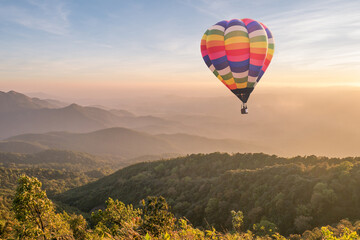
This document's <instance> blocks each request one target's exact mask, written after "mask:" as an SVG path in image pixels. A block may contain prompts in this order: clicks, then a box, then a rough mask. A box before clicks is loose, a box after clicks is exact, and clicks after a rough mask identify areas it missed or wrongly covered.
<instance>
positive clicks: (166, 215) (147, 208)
mask: <svg viewBox="0 0 360 240" xmlns="http://www.w3.org/2000/svg"><path fill="white" fill-rule="evenodd" d="M141 204H142V206H143V215H142V224H141V226H142V229H143V230H144V232H147V233H150V234H151V235H153V236H159V235H161V234H162V233H165V232H166V231H169V230H171V229H173V228H174V226H175V218H174V215H173V214H172V213H171V212H169V206H168V204H167V202H166V200H165V198H164V197H162V196H160V197H154V196H149V197H147V198H146V200H142V201H141Z"/></svg>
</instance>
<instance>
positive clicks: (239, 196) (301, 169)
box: [57, 153, 360, 234]
mask: <svg viewBox="0 0 360 240" xmlns="http://www.w3.org/2000/svg"><path fill="white" fill-rule="evenodd" d="M359 185H360V158H359V157H358V158H344V159H339V158H326V157H316V156H307V157H300V156H299V157H294V158H280V157H277V156H275V155H266V154H234V155H229V154H221V153H212V154H196V155H189V156H187V157H181V158H176V159H172V160H164V161H157V162H150V163H140V164H136V165H132V166H129V167H127V168H124V169H122V170H119V171H117V172H115V173H114V174H112V175H109V176H107V177H104V178H102V179H100V180H98V181H96V182H93V183H90V184H87V185H85V186H82V187H79V188H75V189H72V190H69V191H68V192H65V193H63V194H62V195H58V196H57V199H58V200H60V201H62V202H64V203H66V204H70V205H73V206H76V207H78V208H80V209H81V210H85V211H90V210H91V209H93V208H95V207H99V206H103V203H104V202H105V200H106V199H107V198H108V197H112V198H116V199H119V200H121V201H123V202H125V203H132V204H134V205H135V206H138V204H139V201H140V200H141V199H143V198H145V197H146V196H148V195H154V196H159V195H162V196H164V197H165V198H166V199H167V200H168V202H169V203H170V205H171V206H172V211H173V212H174V213H175V214H176V215H177V216H185V217H186V218H188V219H189V220H190V221H191V222H192V223H193V224H194V225H195V226H207V224H208V223H209V224H211V225H214V226H215V227H216V228H218V229H220V230H224V229H230V228H231V215H230V211H231V210H236V211H238V210H241V211H243V212H244V215H245V223H244V224H245V225H244V226H245V227H246V228H248V229H251V228H252V226H253V224H256V223H259V222H260V221H268V223H269V224H270V223H274V224H276V225H277V227H278V228H279V230H280V232H281V233H283V234H289V233H294V232H298V233H300V232H303V231H304V230H307V229H312V228H313V227H315V226H321V225H326V224H332V223H336V222H338V221H339V220H340V219H343V218H348V219H350V220H356V219H359V218H360V204H359V203H360V188H359Z"/></svg>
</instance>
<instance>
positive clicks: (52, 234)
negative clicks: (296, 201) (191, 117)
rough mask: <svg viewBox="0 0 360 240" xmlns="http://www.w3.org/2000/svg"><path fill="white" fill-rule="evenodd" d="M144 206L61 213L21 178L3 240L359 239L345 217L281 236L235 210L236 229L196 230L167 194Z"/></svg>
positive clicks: (34, 182)
mask: <svg viewBox="0 0 360 240" xmlns="http://www.w3.org/2000/svg"><path fill="white" fill-rule="evenodd" d="M141 205H142V208H139V209H137V208H134V207H133V206H132V205H125V204H124V203H122V202H120V201H118V200H113V199H111V198H109V199H108V200H107V201H106V208H105V209H104V210H98V211H96V212H93V214H92V216H91V219H90V223H88V222H87V221H86V220H85V219H84V217H83V216H81V215H76V214H72V215H69V214H67V213H66V212H62V213H58V212H56V210H55V206H54V204H53V203H52V201H51V200H49V199H48V198H47V195H46V192H45V191H44V190H42V189H41V182H40V181H39V180H38V179H37V178H30V177H27V176H25V175H23V176H21V177H20V178H19V180H18V186H17V189H16V194H15V196H14V200H13V203H12V209H11V211H2V212H1V213H0V237H1V239H44V240H47V239H81V240H84V239H144V240H151V239H163V240H169V239H194V240H196V239H229V240H230V239H247V240H252V239H258V240H261V239H278V240H285V239H292V240H297V239H332V240H337V239H342V240H345V239H359V231H360V222H357V223H355V224H354V225H352V224H351V223H350V222H349V221H347V220H342V221H341V222H340V223H339V224H338V225H337V226H336V227H330V226H326V227H322V228H321V229H318V228H315V229H314V230H313V231H306V232H305V233H303V234H302V236H301V235H290V236H289V237H288V238H285V237H283V236H281V235H280V234H279V233H277V232H275V231H276V226H275V225H274V224H273V223H271V222H269V221H266V220H263V221H261V222H259V223H258V224H255V225H254V226H253V232H251V231H247V232H242V225H243V218H244V216H243V213H242V212H241V211H237V212H236V211H231V215H232V224H233V230H232V231H230V232H223V233H221V232H218V231H216V230H215V229H214V228H211V229H209V230H203V229H198V228H194V227H193V226H192V225H191V224H190V223H189V221H187V220H186V219H184V218H178V219H177V218H175V217H174V215H173V214H172V213H171V212H170V211H169V206H168V204H167V202H166V200H165V199H164V198H163V197H147V198H146V199H145V200H142V201H141Z"/></svg>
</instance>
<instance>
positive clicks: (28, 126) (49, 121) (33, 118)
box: [0, 91, 184, 139]
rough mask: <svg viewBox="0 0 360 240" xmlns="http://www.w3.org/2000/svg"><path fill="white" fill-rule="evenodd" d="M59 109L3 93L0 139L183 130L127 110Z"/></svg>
mask: <svg viewBox="0 0 360 240" xmlns="http://www.w3.org/2000/svg"><path fill="white" fill-rule="evenodd" d="M59 105H60V106H62V105H61V104H59V103H58V102H56V101H55V100H41V99H38V98H30V97H28V96H26V95H24V94H21V93H17V92H14V91H10V92H7V93H5V92H0V115H1V118H0V139H1V138H6V137H11V136H14V135H18V134H24V133H45V132H50V131H69V132H89V131H94V130H99V129H103V128H109V127H127V128H139V129H144V130H146V129H148V128H149V129H153V128H157V129H159V131H160V132H163V133H167V132H168V131H170V130H171V131H176V130H179V129H181V127H184V126H182V125H181V124H180V123H178V122H176V121H173V120H172V121H170V120H165V119H162V118H159V117H154V116H135V115H134V114H133V113H131V112H129V111H126V110H118V109H111V110H107V109H103V108H100V107H84V106H80V105H78V104H70V105H68V106H65V107H59Z"/></svg>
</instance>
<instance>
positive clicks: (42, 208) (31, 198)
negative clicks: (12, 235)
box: [12, 175, 72, 240]
mask: <svg viewBox="0 0 360 240" xmlns="http://www.w3.org/2000/svg"><path fill="white" fill-rule="evenodd" d="M12 209H13V211H14V213H15V218H16V219H17V220H18V221H19V223H20V226H19V229H18V234H19V237H20V238H30V239H31V238H32V239H41V238H42V239H44V240H47V239H54V238H62V239H67V238H69V239H71V237H70V236H72V232H71V230H70V226H69V224H68V223H67V222H66V221H65V219H64V216H63V215H62V214H56V213H55V208H54V205H53V203H52V202H51V201H50V200H49V199H48V198H47V196H46V192H45V191H43V190H42V189H41V182H40V181H39V180H38V179H37V178H34V177H33V178H30V177H28V176H25V175H22V176H21V177H20V178H19V180H18V186H17V189H16V193H15V197H14V201H13V204H12Z"/></svg>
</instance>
